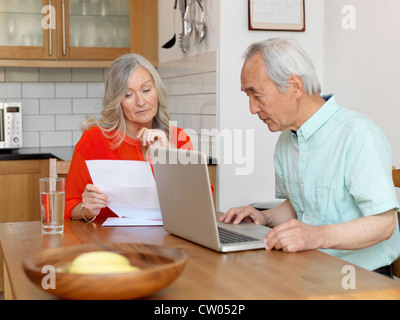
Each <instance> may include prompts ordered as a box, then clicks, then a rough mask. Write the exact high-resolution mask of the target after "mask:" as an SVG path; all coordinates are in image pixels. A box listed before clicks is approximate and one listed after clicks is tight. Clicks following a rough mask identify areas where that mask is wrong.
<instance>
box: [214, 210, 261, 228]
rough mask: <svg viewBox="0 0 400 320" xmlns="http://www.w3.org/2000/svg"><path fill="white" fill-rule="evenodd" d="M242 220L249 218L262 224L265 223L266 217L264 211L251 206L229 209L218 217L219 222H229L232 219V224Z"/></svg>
mask: <svg viewBox="0 0 400 320" xmlns="http://www.w3.org/2000/svg"><path fill="white" fill-rule="evenodd" d="M243 220H250V221H251V222H253V223H255V224H259V225H263V226H265V225H266V224H267V217H266V216H265V214H264V212H262V211H258V210H257V209H254V208H253V207H251V206H245V207H237V208H232V209H229V210H228V211H227V212H226V213H225V214H223V215H222V216H221V217H220V218H219V221H221V222H225V223H230V222H231V221H233V224H239V223H240V222H242V221H243Z"/></svg>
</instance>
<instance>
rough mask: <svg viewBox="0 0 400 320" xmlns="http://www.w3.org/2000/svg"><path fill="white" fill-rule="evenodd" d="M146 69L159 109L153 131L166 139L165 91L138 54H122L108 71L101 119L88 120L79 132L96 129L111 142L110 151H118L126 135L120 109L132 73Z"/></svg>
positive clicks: (167, 128) (156, 74)
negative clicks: (155, 93) (159, 132)
mask: <svg viewBox="0 0 400 320" xmlns="http://www.w3.org/2000/svg"><path fill="white" fill-rule="evenodd" d="M140 67H143V68H145V69H146V70H147V71H148V72H149V73H150V74H151V76H152V78H153V81H154V85H155V88H156V92H157V97H158V110H157V114H156V116H155V117H154V118H153V124H152V125H153V129H161V130H163V131H164V132H165V134H166V135H167V137H168V138H169V120H170V115H169V113H168V109H167V102H166V100H167V91H166V89H165V86H164V84H163V82H162V80H161V78H160V76H159V74H158V72H157V71H156V69H155V68H154V67H153V65H152V64H151V63H150V62H149V61H148V60H147V59H145V58H144V57H142V56H141V55H138V54H134V53H130V54H125V55H123V56H121V57H119V58H118V59H116V60H115V61H114V62H113V63H112V64H111V66H110V68H109V69H108V70H107V76H106V81H105V92H104V97H103V110H102V111H101V117H100V119H96V118H93V117H88V118H87V119H85V121H84V122H83V123H82V131H85V130H88V129H90V128H91V127H94V126H98V127H99V128H100V129H101V130H102V132H103V134H104V136H105V137H106V138H108V139H110V140H111V141H112V143H111V145H112V148H117V147H118V146H119V145H120V144H121V143H122V141H123V140H124V139H125V136H126V123H125V118H124V114H123V110H122V106H121V102H122V100H123V99H124V97H125V95H126V93H127V91H128V86H129V79H130V78H131V75H132V73H133V72H134V71H135V70H137V69H138V68H140Z"/></svg>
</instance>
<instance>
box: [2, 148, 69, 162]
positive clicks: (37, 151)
mask: <svg viewBox="0 0 400 320" xmlns="http://www.w3.org/2000/svg"><path fill="white" fill-rule="evenodd" d="M73 152H74V147H54V148H21V149H19V150H13V151H11V150H0V160H37V159H50V158H58V159H61V160H71V159H72V154H73Z"/></svg>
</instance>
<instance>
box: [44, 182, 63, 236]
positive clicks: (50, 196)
mask: <svg viewBox="0 0 400 320" xmlns="http://www.w3.org/2000/svg"><path fill="white" fill-rule="evenodd" d="M39 185H40V209H41V216H42V233H43V234H60V233H63V232H64V205H65V179H64V178H42V179H39Z"/></svg>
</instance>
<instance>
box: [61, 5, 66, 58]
mask: <svg viewBox="0 0 400 320" xmlns="http://www.w3.org/2000/svg"><path fill="white" fill-rule="evenodd" d="M62 44H63V56H66V55H67V51H66V50H67V49H66V43H65V0H62Z"/></svg>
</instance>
